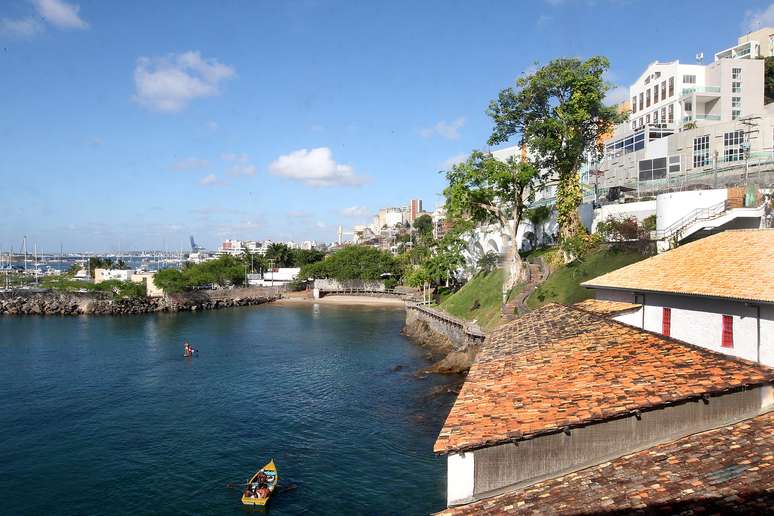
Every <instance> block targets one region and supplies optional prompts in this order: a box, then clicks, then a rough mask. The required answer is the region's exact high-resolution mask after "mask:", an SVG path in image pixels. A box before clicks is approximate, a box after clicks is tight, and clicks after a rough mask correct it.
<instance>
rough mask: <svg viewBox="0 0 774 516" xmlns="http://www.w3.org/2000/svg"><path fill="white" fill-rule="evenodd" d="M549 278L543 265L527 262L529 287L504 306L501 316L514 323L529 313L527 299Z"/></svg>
mask: <svg viewBox="0 0 774 516" xmlns="http://www.w3.org/2000/svg"><path fill="white" fill-rule="evenodd" d="M547 276H548V272H547V270H546V267H545V266H544V265H543V264H542V263H532V262H527V285H526V286H525V287H524V288H523V289H522V290H521V292H519V293H518V294H517V295H516V296H515V297H514V298H513V299H511V300H509V301H508V302H507V303H505V304H503V306H502V307H501V309H500V316H501V317H502V318H503V319H505V320H506V321H512V320H514V319H516V318H517V317H519V316H520V315H522V314H524V313H525V312H527V311H529V309H528V308H527V305H526V301H527V298H528V297H529V296H530V294H532V292H533V291H534V290H535V288H537V286H538V285H539V284H540V283H541V282H542V281H543V280H544V279H545V278H546V277H547Z"/></svg>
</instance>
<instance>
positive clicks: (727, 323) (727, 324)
mask: <svg viewBox="0 0 774 516" xmlns="http://www.w3.org/2000/svg"><path fill="white" fill-rule="evenodd" d="M721 346H722V347H724V348H733V347H734V318H733V317H732V316H730V315H724V316H723V341H722V343H721Z"/></svg>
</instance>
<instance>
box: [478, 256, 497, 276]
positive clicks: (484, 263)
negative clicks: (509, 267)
mask: <svg viewBox="0 0 774 516" xmlns="http://www.w3.org/2000/svg"><path fill="white" fill-rule="evenodd" d="M498 258H499V257H498V256H497V253H495V252H494V251H489V252H488V253H484V254H483V255H482V256H481V257H480V258H479V259H478V262H477V263H476V265H477V266H478V270H479V271H482V272H492V271H493V270H495V269H496V268H497V260H498Z"/></svg>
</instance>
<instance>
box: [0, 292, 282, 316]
mask: <svg viewBox="0 0 774 516" xmlns="http://www.w3.org/2000/svg"><path fill="white" fill-rule="evenodd" d="M275 298H276V296H275V294H274V293H273V290H272V289H262V288H239V289H230V290H225V289H224V290H210V291H204V290H201V291H196V292H190V293H184V294H174V295H169V296H166V297H163V298H137V299H135V298H132V299H113V298H112V297H111V296H110V295H109V294H105V293H101V292H94V293H92V292H88V293H79V292H73V293H62V292H52V291H48V292H28V291H15V292H3V293H0V314H8V315H129V314H144V313H152V312H183V311H190V312H193V311H197V310H214V309H218V308H227V307H231V306H247V305H259V304H262V303H267V302H269V301H273V300H274V299H275Z"/></svg>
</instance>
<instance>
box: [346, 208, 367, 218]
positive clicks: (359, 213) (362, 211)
mask: <svg viewBox="0 0 774 516" xmlns="http://www.w3.org/2000/svg"><path fill="white" fill-rule="evenodd" d="M370 213H371V212H370V210H369V209H368V208H366V207H365V206H350V207H349V208H344V209H343V210H341V214H342V215H344V216H345V217H361V218H362V217H367V216H368V215H369V214H370Z"/></svg>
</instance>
